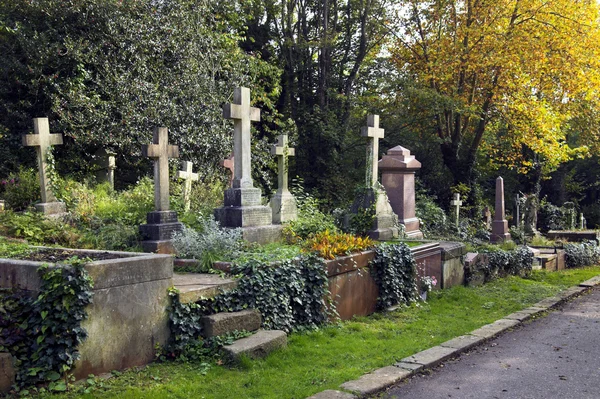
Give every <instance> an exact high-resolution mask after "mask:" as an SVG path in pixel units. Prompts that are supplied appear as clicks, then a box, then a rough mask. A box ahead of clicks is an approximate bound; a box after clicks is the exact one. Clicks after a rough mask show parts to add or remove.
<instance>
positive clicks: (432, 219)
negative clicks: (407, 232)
mask: <svg viewBox="0 0 600 399" xmlns="http://www.w3.org/2000/svg"><path fill="white" fill-rule="evenodd" d="M415 212H416V215H417V217H418V218H419V219H420V220H421V231H422V232H423V234H424V235H425V236H444V235H446V234H448V232H449V231H451V230H452V226H451V223H450V222H449V221H448V217H447V216H446V213H445V212H444V210H443V209H442V208H440V207H439V206H438V205H437V204H436V203H435V201H434V199H433V198H432V197H429V196H426V195H421V196H419V197H418V199H417V201H416V204H415Z"/></svg>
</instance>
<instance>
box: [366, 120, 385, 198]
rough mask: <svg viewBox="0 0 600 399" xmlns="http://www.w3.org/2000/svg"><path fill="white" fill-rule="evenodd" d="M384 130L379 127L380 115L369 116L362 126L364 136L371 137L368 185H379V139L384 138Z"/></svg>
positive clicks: (368, 156) (368, 153)
mask: <svg viewBox="0 0 600 399" xmlns="http://www.w3.org/2000/svg"><path fill="white" fill-rule="evenodd" d="M384 132H385V131H384V130H383V129H381V128H380V127H379V115H369V116H367V126H365V127H363V128H362V136H363V137H369V138H371V140H369V141H370V143H369V144H370V145H369V146H368V147H367V176H366V185H367V187H375V186H376V185H377V180H378V176H377V162H378V158H379V139H382V138H383V135H384Z"/></svg>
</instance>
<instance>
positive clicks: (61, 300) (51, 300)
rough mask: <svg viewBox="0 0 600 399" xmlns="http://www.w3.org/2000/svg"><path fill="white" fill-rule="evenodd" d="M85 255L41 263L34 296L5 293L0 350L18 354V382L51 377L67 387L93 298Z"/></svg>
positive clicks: (23, 383)
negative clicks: (38, 283) (38, 288)
mask: <svg viewBox="0 0 600 399" xmlns="http://www.w3.org/2000/svg"><path fill="white" fill-rule="evenodd" d="M86 261H89V260H85V259H77V258H76V257H74V258H71V259H70V260H69V261H67V262H65V263H64V264H60V265H57V266H56V267H48V266H47V265H45V266H41V267H40V268H39V269H38V274H39V276H40V278H41V287H40V292H39V294H38V296H37V297H35V298H31V297H28V296H24V295H22V294H21V293H16V292H15V293H11V292H9V293H8V295H3V296H2V304H3V305H2V308H3V309H4V310H6V308H9V312H6V313H4V312H0V313H2V314H3V315H4V316H3V318H2V320H1V321H0V327H1V330H0V339H1V342H0V351H1V350H8V351H9V352H10V353H11V354H12V355H13V356H14V357H15V359H16V362H17V364H16V365H17V369H18V372H17V378H16V380H17V385H18V386H19V387H21V388H23V387H26V386H29V385H35V384H38V383H43V382H49V383H50V385H49V389H50V390H51V391H52V390H56V391H62V390H65V389H66V383H67V380H66V376H67V374H68V373H69V371H71V370H72V368H73V366H74V363H75V361H76V360H77V359H78V358H79V352H78V351H77V347H78V346H79V345H80V344H81V343H82V342H83V340H85V338H86V337H87V333H86V331H85V329H83V328H82V327H81V322H82V321H83V320H85V319H86V318H87V314H86V312H85V307H86V306H87V305H89V304H90V303H91V301H92V291H91V290H92V280H91V278H90V277H89V276H88V274H87V272H86V271H85V269H84V264H85V262H86ZM5 315H8V319H6V318H5ZM62 377H64V378H65V379H64V381H60V379H61V378H62Z"/></svg>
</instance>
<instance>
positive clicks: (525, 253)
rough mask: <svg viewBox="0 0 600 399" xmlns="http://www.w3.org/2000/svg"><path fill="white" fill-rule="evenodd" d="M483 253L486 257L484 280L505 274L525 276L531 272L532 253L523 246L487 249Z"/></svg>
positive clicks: (490, 279)
mask: <svg viewBox="0 0 600 399" xmlns="http://www.w3.org/2000/svg"><path fill="white" fill-rule="evenodd" d="M484 253H485V254H486V255H487V259H488V263H487V265H485V266H484V270H483V272H484V276H485V281H486V282H488V281H492V280H494V279H496V278H497V277H503V276H507V275H513V276H521V277H525V276H528V275H529V274H531V270H532V267H533V253H532V252H531V251H530V250H529V248H527V247H525V246H520V247H517V248H515V249H513V250H509V251H507V250H503V249H500V248H494V249H487V250H485V251H484Z"/></svg>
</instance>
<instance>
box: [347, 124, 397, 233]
mask: <svg viewBox="0 0 600 399" xmlns="http://www.w3.org/2000/svg"><path fill="white" fill-rule="evenodd" d="M384 133H385V131H384V130H383V129H382V128H380V127H379V115H368V116H367V126H365V127H363V128H362V129H361V135H362V136H363V137H367V138H368V139H369V143H368V144H367V167H366V181H365V183H366V190H365V191H364V192H362V193H360V194H359V195H358V197H357V198H356V199H355V200H354V204H353V205H352V208H351V209H350V215H348V217H347V218H346V224H349V223H350V219H351V218H352V215H353V214H357V213H359V211H360V210H361V209H368V208H370V207H371V206H374V207H375V217H374V220H373V226H372V230H370V231H369V237H371V238H372V239H374V240H390V239H392V238H396V237H398V233H399V229H398V216H396V215H395V214H394V211H393V210H392V207H391V205H390V202H389V199H388V196H387V194H386V192H385V189H384V188H382V187H381V185H380V184H379V176H378V166H379V165H378V161H377V159H378V157H379V139H381V138H383V137H384Z"/></svg>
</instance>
